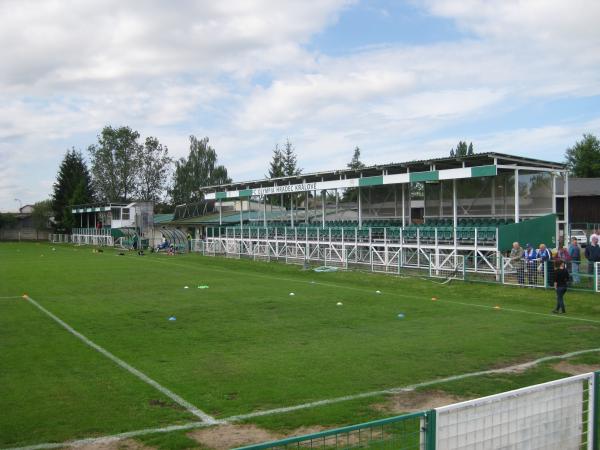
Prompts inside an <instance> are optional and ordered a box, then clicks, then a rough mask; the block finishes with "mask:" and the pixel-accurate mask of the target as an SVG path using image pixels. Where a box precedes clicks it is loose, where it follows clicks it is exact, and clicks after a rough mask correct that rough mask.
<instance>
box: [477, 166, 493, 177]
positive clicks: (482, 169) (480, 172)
mask: <svg viewBox="0 0 600 450" xmlns="http://www.w3.org/2000/svg"><path fill="white" fill-rule="evenodd" d="M497 173H498V171H497V169H496V166H494V165H491V166H478V167H471V176H472V177H493V176H496V175H497Z"/></svg>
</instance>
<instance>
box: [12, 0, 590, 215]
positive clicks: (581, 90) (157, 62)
mask: <svg viewBox="0 0 600 450" xmlns="http://www.w3.org/2000/svg"><path fill="white" fill-rule="evenodd" d="M598 17H600V2H598V1H597V0H454V1H451V0H421V1H417V0H405V1H402V0H396V1H392V0H390V1H385V0H381V1H379V0H373V1H359V0H356V1H352V0H294V1H284V0H227V1H222V2H215V1H212V0H199V1H192V0H172V1H169V2H165V1H158V0H154V1H153V0H128V1H126V2H123V1H120V0H102V1H99V0H86V1H85V2H82V1H78V0H70V1H68V0H2V1H0V61H2V70H0V211H8V210H16V209H17V208H18V206H19V201H20V202H21V203H22V204H28V203H34V202H36V201H40V200H44V199H46V198H48V197H49V196H50V194H51V192H52V185H53V183H54V181H55V179H56V173H57V170H58V166H59V164H60V162H61V160H62V158H63V156H64V153H65V152H66V150H67V149H69V148H71V147H75V148H76V149H79V150H81V151H82V152H84V154H86V149H87V147H88V146H89V145H91V144H94V143H95V142H96V141H97V135H98V134H99V132H100V131H101V130H102V128H103V127H104V126H106V125H111V126H113V127H118V126H130V127H131V128H133V129H135V130H137V131H139V132H140V134H141V135H142V137H146V136H155V137H157V138H158V139H159V140H160V141H161V142H162V143H163V144H165V145H167V146H168V148H169V152H170V154H171V156H173V157H174V158H180V157H185V156H186V155H187V153H188V150H189V136H190V135H192V134H193V135H195V136H197V137H204V136H208V137H209V139H210V143H211V145H212V146H213V147H214V148H215V149H216V151H217V154H218V156H219V162H220V163H222V164H224V165H225V166H226V167H227V169H228V170H229V174H230V176H231V177H232V178H233V179H234V180H236V181H243V180H249V179H258V178H263V177H264V176H265V174H266V172H267V167H268V163H269V160H270V158H271V155H272V150H273V147H274V146H275V144H277V143H280V144H281V143H283V142H284V141H285V140H286V139H289V140H290V141H291V142H292V143H293V144H294V146H295V148H296V152H297V154H298V160H299V166H300V167H301V168H302V169H303V170H304V171H305V172H312V171H321V170H329V169H336V168H341V167H344V166H345V165H346V164H347V163H348V162H349V160H350V159H351V157H352V152H353V149H354V148H355V147H356V146H359V147H360V149H361V155H362V159H363V162H365V163H366V164H380V163H389V162H402V161H409V160H414V159H423V158H429V157H442V156H446V155H447V154H448V153H449V150H450V149H451V148H452V147H453V146H455V145H456V143H457V142H458V141H459V140H466V141H467V142H473V145H474V147H475V151H476V152H487V151H495V152H501V153H510V154H515V155H522V156H529V157H535V158H541V159H548V160H553V161H562V160H563V159H564V151H565V149H566V148H567V147H569V146H571V145H572V144H574V143H575V142H576V141H577V140H579V139H581V136H582V134H583V133H593V134H596V135H600V50H599V49H600V26H598Z"/></svg>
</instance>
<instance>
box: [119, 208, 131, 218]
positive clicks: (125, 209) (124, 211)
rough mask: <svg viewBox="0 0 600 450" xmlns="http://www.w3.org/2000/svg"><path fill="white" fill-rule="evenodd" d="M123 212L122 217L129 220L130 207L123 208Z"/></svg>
mask: <svg viewBox="0 0 600 450" xmlns="http://www.w3.org/2000/svg"><path fill="white" fill-rule="evenodd" d="M121 212H122V216H121V217H122V219H123V220H129V208H123V209H122V210H121Z"/></svg>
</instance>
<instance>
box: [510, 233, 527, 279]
mask: <svg viewBox="0 0 600 450" xmlns="http://www.w3.org/2000/svg"><path fill="white" fill-rule="evenodd" d="M524 254H525V252H524V251H523V248H521V246H520V245H519V243H518V242H513V245H512V249H511V250H510V260H511V264H512V265H513V267H514V268H515V270H516V271H517V278H518V280H519V284H521V285H522V284H524V283H525V269H524V267H523V256H524Z"/></svg>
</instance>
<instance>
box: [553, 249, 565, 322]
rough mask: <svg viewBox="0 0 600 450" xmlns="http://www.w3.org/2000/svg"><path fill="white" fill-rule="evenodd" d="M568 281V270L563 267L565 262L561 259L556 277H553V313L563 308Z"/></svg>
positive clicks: (562, 310)
mask: <svg viewBox="0 0 600 450" xmlns="http://www.w3.org/2000/svg"><path fill="white" fill-rule="evenodd" d="M568 283H569V271H568V270H567V268H566V267H565V263H564V262H562V261H561V263H560V266H559V268H558V270H557V271H556V277H555V278H554V289H555V291H556V307H555V308H554V310H553V311H552V312H553V313H555V314H558V313H561V312H562V313H563V314H565V313H566V312H567V311H566V310H565V300H564V297H565V293H566V292H567V284H568Z"/></svg>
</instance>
